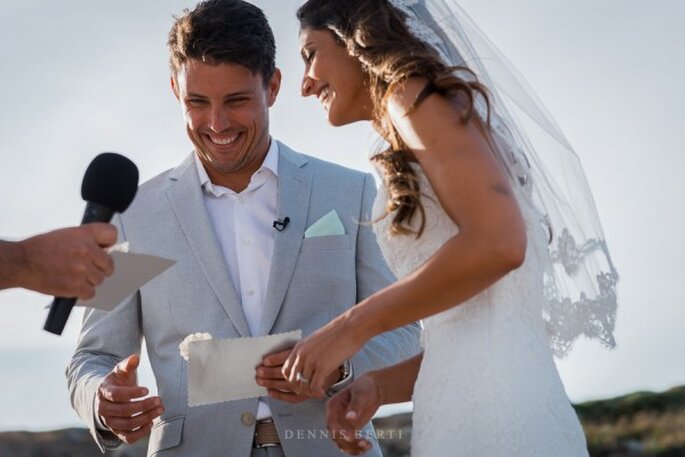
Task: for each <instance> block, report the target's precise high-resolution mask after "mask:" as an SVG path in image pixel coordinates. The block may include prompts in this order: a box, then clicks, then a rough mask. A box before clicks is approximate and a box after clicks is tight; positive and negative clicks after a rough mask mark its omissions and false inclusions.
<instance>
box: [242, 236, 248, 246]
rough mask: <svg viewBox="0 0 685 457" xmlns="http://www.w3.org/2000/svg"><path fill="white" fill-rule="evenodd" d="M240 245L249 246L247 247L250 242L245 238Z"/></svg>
mask: <svg viewBox="0 0 685 457" xmlns="http://www.w3.org/2000/svg"><path fill="white" fill-rule="evenodd" d="M242 243H243V245H244V246H249V245H250V240H248V239H247V238H243V241H242Z"/></svg>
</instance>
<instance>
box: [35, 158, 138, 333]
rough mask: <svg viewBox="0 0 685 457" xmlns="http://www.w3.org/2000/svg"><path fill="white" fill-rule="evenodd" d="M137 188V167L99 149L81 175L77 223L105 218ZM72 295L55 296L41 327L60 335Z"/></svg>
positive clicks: (127, 201) (121, 206)
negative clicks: (83, 205) (80, 210)
mask: <svg viewBox="0 0 685 457" xmlns="http://www.w3.org/2000/svg"><path fill="white" fill-rule="evenodd" d="M137 190H138V167H136V165H135V164H134V163H133V162H131V161H130V160H129V159H127V158H126V157H124V156H122V155H119V154H116V153H114V152H103V153H102V154H100V155H98V156H97V157H95V159H93V161H92V162H91V163H90V165H89V166H88V169H87V170H86V174H85V175H84V176H83V183H82V184H81V197H82V198H83V199H84V200H85V201H86V210H85V211H84V213H83V219H82V220H81V225H83V224H89V223H91V222H109V221H110V220H112V216H114V213H123V212H124V211H126V208H128V206H129V205H130V204H131V202H132V201H133V198H134V197H135V196H136V191H137ZM75 303H76V298H63V297H55V299H54V300H53V301H52V304H51V305H50V312H49V313H48V318H47V319H46V321H45V326H44V327H43V329H44V330H47V331H48V332H50V333H54V334H55V335H61V334H62V331H63V330H64V326H65V325H66V323H67V320H68V319H69V314H71V309H72V308H73V307H74V304H75Z"/></svg>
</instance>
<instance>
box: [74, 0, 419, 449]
mask: <svg viewBox="0 0 685 457" xmlns="http://www.w3.org/2000/svg"><path fill="white" fill-rule="evenodd" d="M169 48H170V51H171V86H172V90H173V93H174V95H175V96H176V97H177V99H178V100H179V103H180V106H181V108H182V110H183V117H184V120H185V127H186V130H187V133H188V136H189V138H190V140H191V142H192V143H193V145H194V151H193V152H192V153H191V154H190V155H189V156H188V157H187V159H186V160H185V161H184V162H183V163H181V164H180V165H179V166H177V167H176V168H174V169H172V170H170V171H168V172H165V173H162V174H161V175H159V176H157V177H155V178H153V179H151V180H150V181H148V182H147V183H145V184H143V186H141V188H140V190H139V192H138V195H137V197H136V200H135V201H134V202H133V204H132V205H131V207H130V208H129V209H128V210H127V212H126V214H125V215H122V216H121V217H119V218H118V219H117V220H116V221H115V223H116V225H117V227H118V228H119V234H120V237H121V239H122V241H123V240H127V241H129V242H130V243H131V244H132V245H133V246H135V248H136V249H137V250H140V251H143V252H148V253H150V254H156V255H160V256H164V257H168V258H172V259H176V260H177V263H176V264H175V265H174V267H173V268H172V269H170V270H169V271H167V272H165V273H164V274H163V275H161V276H160V277H158V278H156V279H155V280H154V281H151V282H150V283H148V284H146V285H145V286H144V287H143V288H142V289H141V290H139V291H138V292H137V293H136V294H135V295H134V296H132V297H131V298H129V299H128V300H127V301H126V302H124V303H123V304H122V305H121V306H119V307H117V308H116V309H115V310H114V311H112V312H110V313H104V312H100V311H97V310H89V311H88V312H87V313H86V316H85V318H84V323H83V328H82V331H81V337H80V339H79V344H78V347H77V349H76V352H75V354H74V356H73V358H72V361H71V364H70V366H69V368H68V370H67V377H68V382H69V388H70V392H71V399H72V404H73V406H74V408H75V409H76V411H77V412H78V414H79V415H80V416H81V418H82V419H83V420H84V421H85V422H86V424H88V426H89V427H90V429H91V431H92V433H93V436H94V437H95V440H96V441H97V443H98V445H99V446H100V447H101V449H104V448H112V447H116V446H117V445H119V444H120V443H121V442H122V441H123V442H127V443H131V442H135V441H137V440H139V439H140V438H142V437H143V436H145V435H147V434H148V433H150V430H152V432H151V437H150V444H149V447H148V455H155V456H190V455H192V456H194V457H202V456H217V455H231V456H244V457H248V456H255V457H256V456H283V455H286V456H292V457H295V456H297V457H301V456H310V455H311V456H338V455H339V451H338V450H337V448H336V447H335V445H334V444H333V442H332V441H331V440H330V439H329V437H328V435H327V433H326V426H325V417H324V402H323V400H321V399H316V398H308V397H305V396H302V395H299V394H298V393H296V392H293V391H291V390H290V389H289V388H288V384H287V383H286V382H285V380H284V378H283V375H282V373H281V369H282V364H283V362H284V361H285V360H286V358H287V357H288V355H289V353H290V350H287V351H284V352H281V353H278V354H272V355H271V356H270V357H269V358H268V359H267V360H265V362H264V363H263V365H261V366H259V367H257V368H256V370H255V373H254V376H255V379H256V382H257V383H258V384H259V385H261V386H264V387H266V388H267V389H268V392H269V397H265V398H252V399H247V400H240V401H233V402H227V403H221V404H214V405H207V406H201V407H192V408H191V407H189V406H188V398H187V365H186V362H185V361H184V360H183V359H182V358H181V356H180V354H179V344H180V343H181V341H183V339H184V338H185V337H186V336H187V335H189V334H191V333H197V332H208V333H210V334H211V335H212V336H213V337H214V338H238V337H246V336H262V335H267V334H273V333H282V332H288V331H291V330H296V329H301V330H302V332H303V334H304V335H308V334H310V333H312V332H313V331H315V330H317V329H318V328H320V327H321V326H323V325H325V324H326V323H327V322H329V321H330V320H331V319H332V318H334V317H336V316H338V315H339V314H341V313H343V312H345V311H346V310H347V309H349V308H350V307H351V306H353V305H354V304H355V303H357V302H359V301H361V300H363V299H364V298H366V297H368V296H369V295H371V294H373V293H374V292H375V291H376V290H378V289H380V288H382V287H384V286H386V285H387V284H389V283H390V282H391V281H392V280H393V277H392V275H391V273H390V272H389V270H388V269H387V267H386V265H385V263H384V262H383V260H382V258H381V254H380V250H379V248H378V246H377V244H376V241H375V238H374V235H373V233H372V231H371V227H370V225H369V224H359V221H369V220H370V218H371V216H370V214H371V205H372V202H373V200H374V197H375V193H376V189H375V185H374V181H373V178H372V177H371V176H370V175H368V174H363V173H360V172H356V171H352V170H348V169H345V168H343V167H340V166H337V165H334V164H331V163H327V162H323V161H321V160H318V159H315V158H313V157H310V156H306V155H303V154H300V153H298V152H295V151H293V150H291V149H290V148H288V147H287V146H286V145H285V144H283V143H280V142H278V141H276V140H274V139H273V138H271V136H270V135H269V108H270V107H271V106H272V105H273V104H274V103H275V102H276V98H277V96H278V91H279V88H280V82H281V74H280V71H279V70H278V69H277V68H276V67H275V43H274V38H273V34H272V32H271V29H270V28H269V25H268V23H267V21H266V18H265V17H264V14H263V13H262V11H261V10H259V9H258V8H257V7H255V6H253V5H251V4H249V3H247V2H244V1H241V0H211V1H207V2H202V3H200V4H198V5H197V6H196V7H195V9H193V10H192V11H185V12H184V13H183V14H182V15H181V16H179V17H178V18H177V20H176V22H175V23H174V25H173V27H172V29H171V32H170V35H169ZM331 221H334V222H335V223H333V224H331V223H330V222H331ZM309 228H313V229H312V230H308V229H309ZM313 235H318V236H313ZM418 334H419V328H418V326H416V325H411V326H408V327H406V328H402V329H399V330H396V331H394V332H390V333H386V334H384V335H381V336H379V337H377V338H375V339H374V340H372V341H370V342H369V343H368V344H367V345H366V346H365V347H364V348H362V350H361V351H360V352H359V353H357V354H356V355H355V356H354V357H353V358H352V359H351V360H349V361H347V363H345V365H343V366H341V367H340V370H339V371H338V372H336V373H334V374H333V375H332V376H331V377H330V379H328V380H327V384H328V386H327V387H328V388H330V389H333V390H335V389H339V388H341V387H342V386H344V385H345V384H346V383H347V382H349V381H351V380H352V379H353V378H354V377H355V376H359V375H360V374H362V373H364V372H366V371H368V370H371V369H377V368H380V367H382V366H385V365H389V364H393V363H396V362H399V361H401V360H403V359H406V358H409V357H411V356H413V355H415V354H416V353H417V352H418V350H419V347H418ZM143 338H144V340H145V342H146V345H147V350H148V354H149V355H150V362H151V365H152V368H153V372H154V375H155V379H156V384H157V388H158V392H159V396H158V397H151V398H142V397H144V396H146V395H147V393H148V389H147V388H146V387H143V386H139V385H138V384H137V381H136V370H137V367H138V363H139V356H138V354H139V352H140V347H141V340H142V339H143ZM303 382H306V380H305V379H303ZM153 420H154V421H155V422H154V423H153ZM370 427H371V426H370V424H369V425H367V427H366V431H367V432H369V433H371V428H370ZM378 454H380V451H379V448H378V446H377V443H375V442H374V449H373V451H372V453H371V455H378Z"/></svg>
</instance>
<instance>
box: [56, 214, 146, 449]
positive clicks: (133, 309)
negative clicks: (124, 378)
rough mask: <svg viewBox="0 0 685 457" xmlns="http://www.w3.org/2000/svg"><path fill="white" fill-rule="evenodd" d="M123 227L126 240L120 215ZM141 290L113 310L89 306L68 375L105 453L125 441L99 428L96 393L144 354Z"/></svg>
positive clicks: (78, 407)
mask: <svg viewBox="0 0 685 457" xmlns="http://www.w3.org/2000/svg"><path fill="white" fill-rule="evenodd" d="M112 223H113V224H114V225H115V226H116V227H117V229H118V231H119V242H123V241H125V240H126V237H125V234H124V228H123V224H122V222H121V218H120V216H118V215H117V216H116V217H115V219H114V221H113V222H112ZM141 338H142V329H141V316H140V294H139V292H136V293H135V294H133V295H132V296H131V297H129V298H127V299H126V300H125V301H124V302H123V303H121V304H120V305H118V306H117V307H116V308H115V309H114V310H112V311H111V312H105V311H101V310H98V309H95V308H85V313H84V316H83V323H82V327H81V333H80V334H79V339H78V344H77V347H76V350H75V352H74V355H73V356H72V358H71V361H70V363H69V365H68V366H67V370H66V376H67V384H68V387H69V394H70V400H71V405H72V407H73V408H74V410H75V411H76V413H77V414H78V415H79V416H80V417H81V420H83V421H84V423H85V424H86V425H87V426H88V429H89V430H90V432H91V434H92V435H93V438H95V441H96V443H97V445H98V447H99V448H100V450H101V451H102V452H103V453H104V452H105V450H106V449H114V448H116V447H118V446H119V445H120V444H121V441H120V440H119V439H118V438H117V437H116V436H115V435H114V434H112V433H110V432H107V431H102V430H99V429H98V427H97V424H98V422H99V421H96V416H95V414H96V411H95V396H96V393H97V389H98V386H99V385H100V383H101V382H102V380H103V378H104V377H105V376H106V375H107V374H108V373H109V372H110V371H111V370H112V369H114V367H115V366H116V365H117V364H118V363H119V362H120V361H122V360H123V359H125V358H126V357H128V356H129V355H131V354H134V353H135V354H140V349H141Z"/></svg>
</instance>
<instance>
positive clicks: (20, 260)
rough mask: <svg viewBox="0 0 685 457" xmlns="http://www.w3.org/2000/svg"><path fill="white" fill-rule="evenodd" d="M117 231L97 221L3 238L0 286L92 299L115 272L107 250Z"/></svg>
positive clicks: (0, 251)
mask: <svg viewBox="0 0 685 457" xmlns="http://www.w3.org/2000/svg"><path fill="white" fill-rule="evenodd" d="M116 239H117V231H116V229H115V228H114V227H113V226H112V225H110V224H103V223H95V224H88V225H84V226H82V227H71V228H65V229H61V230H54V231H52V232H47V233H43V234H40V235H36V236H34V237H31V238H27V239H25V240H23V241H16V242H11V241H0V289H6V288H11V287H23V288H25V289H30V290H35V291H36V292H41V293H44V294H49V295H55V296H58V297H78V298H84V299H88V298H92V297H93V296H94V295H95V286H97V285H99V284H100V283H101V282H102V281H103V280H104V278H105V276H109V275H111V274H112V272H113V271H114V264H113V263H112V259H111V257H110V256H109V255H108V254H107V253H106V252H105V251H104V250H103V248H104V247H107V246H110V245H112V244H114V242H115V241H116Z"/></svg>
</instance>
